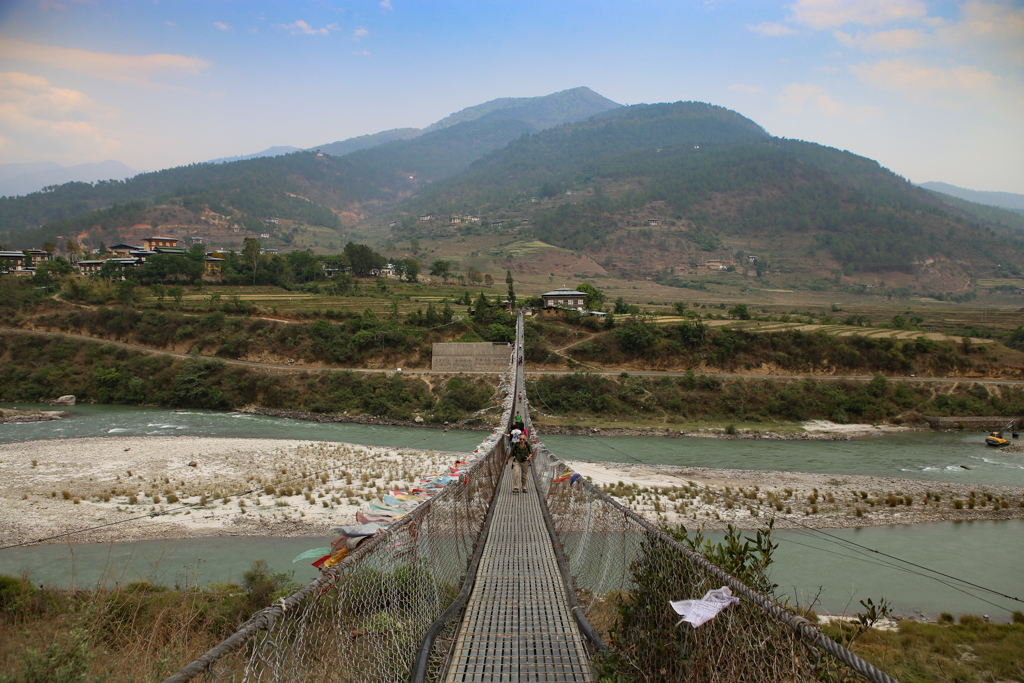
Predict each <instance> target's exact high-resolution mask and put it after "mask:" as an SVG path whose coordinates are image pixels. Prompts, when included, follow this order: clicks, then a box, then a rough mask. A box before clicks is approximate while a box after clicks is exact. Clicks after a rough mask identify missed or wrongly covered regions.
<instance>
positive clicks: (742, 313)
mask: <svg viewBox="0 0 1024 683" xmlns="http://www.w3.org/2000/svg"><path fill="white" fill-rule="evenodd" d="M729 315H731V316H732V317H734V318H739V319H740V320H750V310H749V309H748V308H747V305H746V304H736V305H735V306H733V307H732V308H730V309H729Z"/></svg>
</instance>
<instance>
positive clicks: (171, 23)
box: [164, 20, 177, 26]
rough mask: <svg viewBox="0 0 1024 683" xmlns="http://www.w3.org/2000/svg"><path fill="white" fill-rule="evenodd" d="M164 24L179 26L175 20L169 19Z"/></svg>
mask: <svg viewBox="0 0 1024 683" xmlns="http://www.w3.org/2000/svg"><path fill="white" fill-rule="evenodd" d="M164 26H177V24H175V23H174V22H173V21H170V20H167V21H165V22H164Z"/></svg>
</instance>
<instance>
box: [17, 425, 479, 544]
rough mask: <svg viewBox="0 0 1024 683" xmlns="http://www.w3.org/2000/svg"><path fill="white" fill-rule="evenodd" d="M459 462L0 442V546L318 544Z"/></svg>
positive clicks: (225, 444) (118, 440)
mask: <svg viewBox="0 0 1024 683" xmlns="http://www.w3.org/2000/svg"><path fill="white" fill-rule="evenodd" d="M460 455H464V454H460V453H455V452H448V451H423V450H412V449H402V448H398V449H396V448H385V447H375V446H359V445H352V444H346V443H323V442H321V443H317V442H313V441H295V440H277V439H243V438H205V437H193V436H180V437H167V436H131V437H114V436H111V437H88V438H75V439H48V440H45V441H22V442H13V443H4V444H0V480H2V481H3V482H4V486H3V488H2V490H0V545H11V544H18V543H25V542H30V541H35V540H38V539H44V538H45V539H47V542H54V543H56V542H74V543H82V542H110V541H136V540H146V539H159V538H194V537H200V536H236V535H259V536H308V535H317V534H321V535H323V534H327V533H329V532H330V527H332V526H336V525H339V524H354V523H355V513H356V511H357V510H359V509H360V508H363V507H366V506H367V505H368V502H369V501H370V500H372V499H374V498H376V497H378V496H380V495H382V494H383V493H385V492H389V491H390V490H391V489H392V488H406V487H409V485H410V484H411V483H412V482H414V481H416V480H417V479H419V478H420V477H421V476H423V475H424V474H427V473H432V472H439V471H444V470H446V468H447V467H448V466H449V465H451V464H452V463H454V461H455V460H456V459H458V458H459V457H460ZM243 492H244V493H243ZM129 520H131V521H129ZM100 525H110V526H105V527H101V528H98V529H93V530H91V531H88V532H84V533H82V532H80V530H82V529H86V528H88V527H97V526H100Z"/></svg>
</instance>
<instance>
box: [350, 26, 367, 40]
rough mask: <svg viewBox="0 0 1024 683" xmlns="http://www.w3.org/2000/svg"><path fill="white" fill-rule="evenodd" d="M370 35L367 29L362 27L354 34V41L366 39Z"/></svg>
mask: <svg viewBox="0 0 1024 683" xmlns="http://www.w3.org/2000/svg"><path fill="white" fill-rule="evenodd" d="M368 35H370V32H369V31H367V30H366V28H365V27H363V26H360V27H359V28H357V29H356V30H355V31H353V32H352V39H353V40H359V39H360V38H365V37H366V36H368Z"/></svg>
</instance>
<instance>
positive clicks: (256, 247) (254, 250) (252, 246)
mask: <svg viewBox="0 0 1024 683" xmlns="http://www.w3.org/2000/svg"><path fill="white" fill-rule="evenodd" d="M262 253H263V248H262V247H261V246H260V243H259V241H258V240H255V239H253V238H252V237H246V238H245V239H244V240H242V260H243V261H244V262H245V264H246V265H247V266H252V284H253V285H255V284H256V271H257V270H258V269H259V266H260V255H261V254H262Z"/></svg>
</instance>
